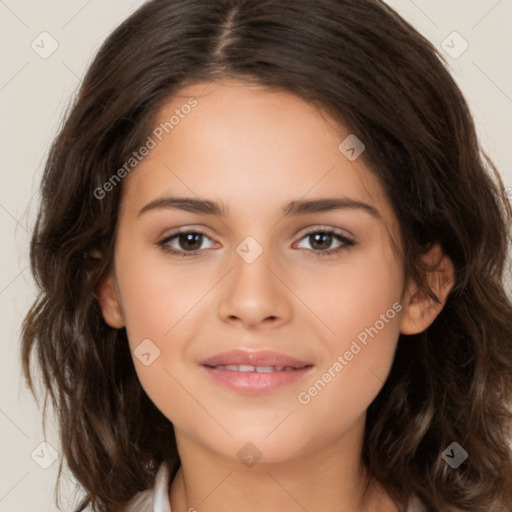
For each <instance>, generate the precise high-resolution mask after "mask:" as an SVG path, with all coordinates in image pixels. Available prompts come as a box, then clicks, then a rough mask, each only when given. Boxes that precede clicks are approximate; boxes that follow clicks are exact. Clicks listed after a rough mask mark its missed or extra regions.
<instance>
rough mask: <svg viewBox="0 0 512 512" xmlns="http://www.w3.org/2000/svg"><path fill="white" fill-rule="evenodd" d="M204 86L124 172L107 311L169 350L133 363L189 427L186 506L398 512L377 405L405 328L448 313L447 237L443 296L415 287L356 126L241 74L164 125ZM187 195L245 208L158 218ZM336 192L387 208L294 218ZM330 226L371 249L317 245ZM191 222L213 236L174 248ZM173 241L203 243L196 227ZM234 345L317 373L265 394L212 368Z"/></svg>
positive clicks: (182, 438) (136, 338)
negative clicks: (376, 435)
mask: <svg viewBox="0 0 512 512" xmlns="http://www.w3.org/2000/svg"><path fill="white" fill-rule="evenodd" d="M190 97H194V98H196V100H197V106H196V107H195V108H194V109H193V110H192V111H191V112H190V114H188V115H187V116H185V117H184V118H183V119H180V122H179V124H177V125H176V126H175V127H174V129H173V130H172V131H170V132H169V134H168V135H167V136H165V137H164V138H163V140H162V141H161V142H159V143H158V144H157V146H156V147H155V148H154V149H152V150H151V152H150V153H149V154H148V155H147V156H146V157H145V158H144V159H143V160H142V162H141V163H140V164H139V165H138V166H137V168H136V170H135V171H133V172H132V173H131V174H130V175H129V176H128V177H127V178H126V179H125V180H124V182H123V187H124V190H123V199H122V202H121V205H120V216H119V224H118V231H117V238H116V248H115V258H114V271H113V273H112V274H111V275H110V276H109V277H108V278H107V279H105V281H104V282H103V283H102V285H101V289H100V290H99V296H100V302H101V306H102V310H103V314H104V318H105V320H106V321H107V323H108V324H109V325H111V326H112V327H115V328H121V327H126V329H127V333H128V337H129V343H130V348H131V349H132V354H133V351H134V350H135V349H136V348H137V347H138V346H139V344H140V343H141V342H142V341H143V340H145V339H150V340H151V342H152V343H153V344H154V345H155V346H157V347H158V349H159V350H160V355H159V357H157V358H156V359H155V360H154V362H152V363H151V364H150V365H148V366H146V365H144V364H143V363H142V362H141V361H140V360H139V359H138V358H137V357H135V356H134V358H133V361H134V365H135V368H136V371H137V375H138V377H139V379H140V382H141V385H142V386H143V388H144V390H145V391H146V393H147V394H148V396H149V397H150V398H151V400H152V401H153V402H154V403H155V405H156V406H157V407H158V408H159V409H160V410H161V411H162V413H163V414H164V415H165V416H166V417H167V418H168V419H169V420H170V421H171V422H172V423H173V425H174V428H175V433H176V440H177V444H178V449H179V454H180V458H181V462H182V465H181V468H180V470H179V472H178V474H177V476H176V478H175V479H174V480H173V483H172V486H171V490H170V501H171V508H172V510H173V512H182V511H187V510H189V509H191V508H194V509H196V510H197V511H199V512H213V511H215V512H218V511H223V510H227V511H231V510H240V509H243V510H244V511H246V512H253V511H261V510H266V511H269V512H273V511H280V512H283V511H287V512H299V511H303V510H305V509H306V510H308V511H309V512H315V511H323V512H326V511H332V512H334V511H336V512H340V511H347V512H348V511H351V512H354V511H380V512H392V511H393V512H396V511H398V507H397V506H396V504H395V503H394V502H393V501H392V500H391V498H390V497H389V496H388V495H387V493H386V492H385V491H384V490H383V489H382V488H381V487H380V486H379V485H378V484H377V483H376V482H374V481H373V480H371V479H370V485H369V486H368V489H367V490H366V491H364V484H365V481H366V477H367V474H366V470H365V467H364V465H363V463H362V460H361V450H362V443H363V433H364V427H365V417H366V410H367V408H368V406H369V405H370V403H371V402H372V400H373V399H374V398H375V396H376V395H377V394H378V392H379V390H380V389H381V387H382V385H383V383H384V381H385V379H386V377H387V375H388V373H389V370H390V367H391V364H392V361H393V357H394V352H395V349H396V344H397V340H398V336H399V334H400V333H403V334H413V333H416V332H421V331H423V330H424V329H426V328H427V327H428V325H430V324H431V323H432V322H433V320H434V319H435V317H436V315H437V314H438V313H439V312H440V310H441V309H442V306H443V304H444V300H445V298H446V296H447V294H448V293H449V290H450V289H451V283H452V282H453V266H452V264H451V262H450V261H449V259H448V258H447V257H446V256H444V255H443V253H442V251H441V250H440V248H439V247H438V246H435V247H434V248H433V249H432V250H431V251H430V252H429V253H427V254H426V255H425V259H426V260H427V261H429V262H433V261H435V262H437V263H438V269H437V271H436V272H434V273H432V274H431V275H429V282H430V284H431V286H432V287H433V290H434V292H436V293H437V294H438V296H439V297H440V298H441V304H440V305H436V304H435V303H433V302H432V301H431V300H430V299H429V298H428V297H425V296H424V295H422V294H421V293H420V292H419V290H418V289H417V287H416V285H415V284H414V283H410V282H406V280H405V278H404V271H403V268H404V266H403V263H402V262H401V261H400V260H399V258H398V257H397V254H396V252H395V251H394V250H393V246H392V239H391V237H393V238H394V239H395V240H396V242H397V243H398V244H401V241H400V237H399V229H398V223H397V220H396V218H395V215H394V212H393V210H392V208H391V205H390V203H389V201H388V199H387V197H386V195H385V193H384V191H383V189H382V188H381V186H380V185H379V183H378V181H377V180H376V178H375V177H374V176H373V174H372V173H371V171H370V170H369V169H368V168H367V167H366V166H365V164H364V163H363V159H362V158H357V159H356V160H355V161H353V162H351V161H349V160H348V159H347V158H346V157H345V156H344V154H342V153H341V152H340V151H339V149H338V145H339V144H340V142H341V141H342V140H344V139H345V137H346V136H347V135H349V133H350V132H349V131H347V130H345V129H344V128H343V127H340V126H339V125H337V124H336V123H335V122H334V121H333V120H332V119H330V118H329V116H328V115H327V114H325V113H322V112H320V111H319V110H317V109H315V108H314V107H313V106H311V105H310V104H308V103H306V102H305V101H303V100H302V99H299V98H297V97H295V96H293V95H291V94H287V93H283V92H277V91H270V90H265V89H263V88H257V87H255V86H249V85H248V84H247V83H243V82H238V81H223V82H211V83H208V84H206V83H202V84H195V85H192V86H188V87H187V88H184V89H182V90H181V91H180V94H179V95H177V96H175V97H174V98H173V99H172V101H170V102H169V103H167V104H166V105H165V106H164V107H163V108H162V109H161V111H160V116H159V119H158V121H157V123H156V124H157V125H158V124H159V123H160V122H165V121H166V120H168V119H169V117H170V115H172V113H173V112H174V111H175V110H176V109H180V107H181V106H182V105H184V104H185V103H186V102H187V100H188V98H190ZM366 143H371V141H366ZM169 195H175V196H187V197H193V198H196V199H197V198H205V199H210V200H212V201H216V202H219V203H220V202H222V203H223V205H224V206H225V208H226V210H227V212H226V215H225V216H220V215H211V214H205V213H192V212H187V211H181V210H178V209H173V208H165V207H162V208H155V209H151V210H148V211H146V212H145V213H142V214H140V211H141V209H143V208H144V206H146V205H147V204H148V203H151V202H152V201H154V200H156V199H161V198H164V197H167V196H169ZM333 196H336V197H341V196H346V197H349V198H352V199H354V200H357V201H361V202H364V203H366V204H368V205H370V206H372V207H373V208H375V209H376V210H377V211H378V212H379V213H378V216H374V215H372V214H370V213H368V212H367V211H365V210H364V209H356V208H350V209H349V208H346V209H337V210H331V211H327V212H317V213H313V214H311V213H306V214H301V215H298V216H283V213H282V209H283V207H284V205H285V204H287V203H288V202H290V201H293V200H300V199H305V200H311V199H318V198H323V197H333ZM317 227H318V231H322V229H321V228H324V230H325V229H334V230H337V231H339V232H340V233H342V234H343V235H345V236H346V237H349V238H350V239H351V240H352V241H355V242H356V244H355V245H354V246H350V247H344V249H343V250H342V251H341V252H339V253H337V254H333V255H330V256H325V255H324V256H322V255H320V256H319V255H318V254H321V252H322V250H323V251H325V249H331V248H332V249H335V248H337V247H340V246H341V245H342V244H341V243H340V242H339V241H337V239H336V238H332V241H331V242H330V243H329V241H327V242H324V245H322V244H321V243H320V245H319V244H318V243H317V244H316V245H315V239H314V238H312V237H309V236H305V233H306V232H307V231H308V230H309V229H312V228H317ZM178 228H190V231H194V229H196V230H197V229H200V230H201V231H204V232H205V233H206V235H207V236H206V237H203V238H202V240H201V237H199V238H198V239H196V240H195V242H196V246H195V247H200V249H199V252H198V253H196V255H194V256H188V257H183V256H180V255H172V254H169V253H167V252H165V251H164V250H163V249H162V247H161V246H159V245H158V242H160V241H161V240H162V239H163V238H165V237H166V236H167V237H168V236H169V235H171V234H172V233H173V231H174V230H176V229H178ZM247 236H252V237H253V238H254V239H255V240H256V241H257V243H258V244H259V245H260V247H261V248H262V249H263V252H262V253H261V254H260V255H259V256H258V257H257V258H256V259H255V260H254V261H253V262H252V263H248V262H246V261H245V260H244V259H243V258H242V257H241V256H239V254H238V253H237V252H236V249H237V247H238V246H239V244H240V243H241V242H242V241H243V240H244V239H245V238H246V237H247ZM168 245H171V246H172V247H174V248H175V249H177V250H180V249H181V252H186V250H187V248H188V247H190V246H187V244H186V240H185V241H184V242H183V238H182V243H181V245H180V243H179V238H174V240H173V241H172V242H169V244H168ZM250 250H251V251H254V248H252V249H250ZM189 251H190V249H189ZM253 254H254V253H253ZM393 304H399V305H401V306H402V309H401V311H400V312H398V313H397V314H396V315H395V316H394V318H393V319H388V320H389V321H388V322H386V323H385V326H384V327H383V328H382V329H381V330H379V332H378V335H376V336H375V337H374V338H372V339H370V340H369V342H368V344H367V345H366V346H364V347H363V348H362V350H361V351H360V352H359V353H357V355H355V356H354V357H353V359H352V360H351V361H349V362H348V364H347V365H346V366H345V367H344V368H343V370H342V371H340V372H339V373H337V374H336V376H335V377H334V378H332V380H331V382H329V383H328V385H326V386H325V388H324V389H323V390H322V391H321V392H319V393H318V394H317V395H316V396H315V397H314V398H312V399H311V401H310V402H309V403H307V404H301V403H300V402H299V401H298V399H297V396H298V394H299V393H300V392H301V391H305V390H306V391H307V390H308V388H309V387H310V386H311V385H312V384H313V383H314V382H315V381H316V380H317V379H319V378H321V376H322V374H323V373H324V372H325V371H326V370H327V369H328V368H329V367H332V365H333V363H334V362H335V361H336V360H337V357H338V355H340V354H341V355H343V354H344V353H345V352H346V351H347V350H348V349H349V348H350V345H351V343H352V341H353V340H354V339H356V337H357V335H358V334H359V333H361V332H362V331H363V330H364V328H365V327H369V326H373V325H374V324H375V322H376V321H377V320H379V318H381V317H380V315H382V314H384V313H385V312H386V311H387V310H389V309H390V308H392V305H393ZM234 348H243V349H248V350H260V349H269V350H276V351H279V352H284V353H285V354H288V355H291V356H293V357H296V358H298V359H301V360H306V361H309V362H312V363H313V364H314V369H313V373H312V374H311V375H309V376H308V378H307V379H305V380H304V381H300V382H297V383H293V384H290V385H287V386H285V387H282V388H280V389H278V390H276V391H273V392H270V393H267V394H264V395H260V396H247V395H244V394H241V393H237V392H235V391H232V390H230V389H226V388H224V387H221V386H219V385H218V384H216V383H214V382H213V381H212V380H211V379H210V378H209V375H206V374H205V372H204V371H203V370H202V368H200V367H199V361H200V360H201V359H203V358H205V357H208V356H212V355H214V354H217V353H219V352H224V351H227V350H231V349H234ZM248 442H251V443H253V444H254V445H255V446H256V447H257V449H258V450H259V452H261V459H260V460H259V461H258V463H257V464H256V465H254V466H252V467H247V466H245V465H244V464H242V462H241V461H240V460H239V458H238V457H237V453H238V452H239V450H240V449H241V448H242V447H243V446H244V445H245V444H246V443H248ZM363 491H364V492H363Z"/></svg>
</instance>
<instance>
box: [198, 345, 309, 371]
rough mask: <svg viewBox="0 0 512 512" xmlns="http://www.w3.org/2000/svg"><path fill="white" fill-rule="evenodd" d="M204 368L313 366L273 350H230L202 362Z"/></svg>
mask: <svg viewBox="0 0 512 512" xmlns="http://www.w3.org/2000/svg"><path fill="white" fill-rule="evenodd" d="M200 364H201V365H204V366H221V365H227V364H237V365H241V364H245V365H251V366H292V367H294V368H302V367H304V366H308V365H311V364H312V363H311V362H309V361H301V360H300V359H295V358H294V357H291V356H288V355H286V354H282V353H280V352H274V351H273V350H260V351H258V352H249V351H247V350H240V349H235V350H230V351H228V352H222V353H221V354H217V355H214V356H212V357H209V358H207V359H204V360H203V361H201V362H200Z"/></svg>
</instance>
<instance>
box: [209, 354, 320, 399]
mask: <svg viewBox="0 0 512 512" xmlns="http://www.w3.org/2000/svg"><path fill="white" fill-rule="evenodd" d="M200 367H201V368H203V369H204V370H205V371H206V373H207V374H208V375H209V377H210V379H212V381H213V382H214V383H216V384H218V385H220V386H222V387H224V388H229V389H231V390H233V391H236V392H238V393H242V394H247V395H261V394H264V393H269V392H271V391H275V390H277V389H280V388H282V387H284V386H286V385H290V384H293V383H295V382H298V381H299V380H301V379H303V378H304V377H305V376H306V375H308V374H309V373H311V371H312V369H313V367H314V365H313V364H312V363H310V362H307V361H301V360H299V359H295V358H293V357H290V356H287V355H285V354H281V353H278V352H273V351H260V352H247V351H244V350H233V351H230V352H224V353H222V354H218V355H216V356H213V357H211V358H208V359H206V360H204V361H202V362H201V363H200Z"/></svg>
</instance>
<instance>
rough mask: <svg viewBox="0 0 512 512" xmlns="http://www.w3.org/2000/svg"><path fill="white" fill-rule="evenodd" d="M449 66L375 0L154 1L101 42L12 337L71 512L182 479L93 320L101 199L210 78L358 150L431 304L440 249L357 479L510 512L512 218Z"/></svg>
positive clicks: (111, 341) (442, 504) (152, 413)
mask: <svg viewBox="0 0 512 512" xmlns="http://www.w3.org/2000/svg"><path fill="white" fill-rule="evenodd" d="M446 68H447V66H446V62H445V61H444V59H443V57H442V56H441V55H439V53H438V51H437V50H436V49H435V48H434V47H433V46H432V44H431V43H429V41H427V40H426V39H425V38H424V37H423V36H421V35H420V34H419V33H418V32H417V31H416V30H415V29H414V28H413V27H412V26H411V25H410V24H408V23H407V22H406V21H404V20H403V19H402V18H401V17H400V16H398V15H397V14H396V13H395V12H394V11H393V10H392V9H391V8H389V7H388V6H387V5H386V4H385V3H383V2H382V1H380V0H153V1H149V2H147V3H146V4H144V5H143V6H142V7H141V8H140V9H139V10H138V11H136V12H135V13H134V14H133V15H131V16H130V17H129V18H128V19H127V20H126V21H125V22H123V23H122V24H121V25H120V26H119V27H118V28H117V29H116V30H115V31H114V32H113V33H112V34H111V35H110V36H109V37H108V39H107V40H106V41H105V43H104V44H103V46H102V47H101V49H100V50H99V52H98V54H97V55H96V57H95V59H94V61H93V62H92V64H91V66H90V68H89V70H88V71H87V73H86V76H85V78H84V80H83V82H82V84H81V87H80V90H79V92H78V95H77V96H76V98H75V100H74V102H73V105H72V107H71V108H70V110H69V112H68V114H67V116H66V119H65V122H64V124H63V126H62V128H61V130H60V133H59V134H58V136H57V137H56V139H55V141H54V143H53V145H52V147H51V150H50V152H49V156H48V160H47V163H46V168H45V171H44V175H43V179H42V187H41V206H40V211H39V216H38V219H37V222H36V225H35V229H34V232H33V238H32V242H31V268H32V272H33V274H34V277H35V280H36V283H37V285H38V287H39V295H38V297H37V299H36V301H35V303H34V305H33V306H32V308H31V309H30V311H29V313H28V314H27V316H26V319H25V321H24V324H23V333H22V361H23V371H24V375H25V378H26V379H27V382H28V384H29V386H30V389H31V390H32V392H33V393H34V394H35V395H37V393H36V391H35V387H34V380H33V379H32V378H31V370H30V361H31V358H32V355H35V357H36V358H37V363H38V366H39V367H40V369H41V371H42V383H43V386H44V392H45V407H44V412H43V416H44V415H46V406H47V399H48V397H50V398H51V401H52V405H53V406H54V407H55V411H56V414H57V417H58V422H59V427H60V435H61V443H62V446H61V449H62V453H63V458H64V459H65V461H66V463H67V464H68V465H69V468H70V469H71V471H72V473H73V475H74V477H75V478H76V480H77V481H78V482H79V483H80V484H81V486H82V488H83V489H84V491H85V496H84V497H83V499H82V501H81V503H80V504H78V505H77V508H76V512H79V511H82V510H84V509H85V508H86V507H88V506H90V507H91V508H92V510H94V511H117V510H122V507H123V504H125V503H126V502H127V501H128V500H129V499H130V498H131V497H133V495H134V494H135V493H136V492H137V491H141V490H144V489H147V488H149V487H151V486H152V485H153V483H154V478H155V474H156V471H157V469H158V466H159V464H160V463H161V462H162V461H164V460H170V461H171V462H172V463H173V465H172V470H171V473H172V475H174V474H175V473H176V471H177V469H178V467H179V464H180V461H179V455H178V452H177V448H176V443H175V437H174V431H173V426H172V424H171V422H170V421H169V420H168V419H167V418H166V417H165V416H164V415H163V414H162V413H161V412H160V411H159V410H158V409H157V408H156V406H155V405H154V404H153V403H152V402H151V400H150V399H149V397H148V396H147V395H146V394H145V392H144V391H143V389H142V387H141V385H140V383H139V381H138V378H137V375H136V372H135V369H134V365H133V362H132V358H131V354H130V351H129V346H128V341H127V335H126V331H125V329H119V330H116V329H113V328H111V327H109V326H108V325H107V324H106V323H105V321H104V320H103V317H102V314H101V310H100V307H99V303H98V298H97V295H96V289H97V287H98V284H99V283H100V282H101V280H102V279H103V278H104V277H105V276H106V275H107V273H108V272H109V271H110V269H111V265H112V256H113V245H114V240H115V234H116V223H117V217H118V207H119V202H120V197H121V193H122V185H123V184H122V182H121V183H119V184H118V185H117V186H115V187H112V188H113V189H112V190H111V191H109V192H108V193H106V194H103V195H104V197H102V198H101V199H99V198H98V195H99V194H98V189H99V188H101V187H102V186H103V184H104V183H106V182H107V181H108V180H109V179H111V177H112V175H113V174H114V173H115V172H116V170H117V169H119V168H120V167H121V166H122V165H123V163H124V162H126V161H127V159H128V158H129V157H130V156H131V154H132V152H133V151H134V150H136V149H137V148H139V147H140V146H141V145H142V144H143V142H144V141H145V140H146V137H147V136H148V134H149V133H150V131H151V129H152V128H153V126H154V123H155V120H156V115H157V114H158V112H159V109H160V108H161V107H162V106H163V105H164V104H165V103H166V102H168V101H169V99H170V98H172V97H173V95H174V94H176V93H177V92H179V90H180V88H182V87H183V86H185V85H189V84H193V83H197V82H199V81H204V80H207V81H209V80H217V79H222V78H223V77H235V78H237V79H240V80H246V81H247V83H251V84H259V85H262V86H264V87H268V88H269V89H270V90H276V89H279V90H282V91H286V92H289V93H292V94H296V95H298V96H299V97H301V98H302V99H304V100H305V101H308V102H311V103H314V104H316V105H318V106H321V107H322V108H323V109H324V110H325V111H327V112H328V113H329V114H330V115H331V116H332V117H333V118H334V119H335V120H337V121H339V123H340V124H342V125H343V126H345V127H347V128H348V129H350V131H351V132H353V133H355V134H357V136H358V137H359V138H360V139H361V140H362V141H364V143H365V145H366V151H365V152H364V153H363V155H362V157H361V158H363V159H364V161H365V163H366V164H367V166H368V167H369V168H370V169H371V170H372V172H373V173H374V174H375V176H377V178H378V179H379V181H380V183H381V184H382V186H383V187H384V189H385V191H386V193H387V196H388V199H389V201H390V202H391V204H392V206H393V208H394V212H395V214H396V217H397V219H398V221H399V224H400V229H401V238H402V240H404V244H403V247H401V253H402V255H403V262H404V271H405V273H406V275H407V276H408V277H411V278H413V279H414V280H416V281H417V282H418V283H419V284H420V285H421V286H422V287H423V289H424V290H425V292H427V293H429V294H430V295H431V296H432V297H433V298H435V295H433V292H432V291H431V290H429V289H428V285H427V282H426V279H425V268H423V267H422V266H421V265H420V261H421V256H422V255H423V254H425V252H426V251H427V250H428V249H429V248H430V247H431V246H432V244H434V243H439V244H440V245H441V247H442V248H443V250H444V252H445V253H446V254H447V255H448V256H449V257H450V259H451V260H452V262H453V264H454V267H455V284H454V287H453V289H452V291H451V293H450V294H449V296H448V299H447V302H446V305H445V307H444V308H443V310H442V311H441V313H440V314H439V316H438V317H437V318H436V320H435V321H434V323H433V324H432V325H431V326H430V327H429V328H428V329H427V330H426V331H424V332H422V333H421V334H418V335H414V336H404V335H401V336H400V339H399V340H398V345H397V350H396V355H395V360H394V364H393V366H392V369H391V372H390V374H389V377H388V379H387V381H386V382H385V384H384V386H383V388H382V389H381V391H380V393H379V394H378V396H377V397H376V398H375V400H374V401H373V402H372V404H371V405H370V407H369V409H368V412H367V424H366V431H365V439H364V445H363V454H362V455H363V460H364V462H365V464H366V466H367V467H368V469H369V473H370V474H371V475H372V476H374V477H375V478H376V479H377V480H378V481H380V482H381V483H382V485H383V486H384V487H385V488H386V489H387V491H388V492H389V493H390V495H391V496H392V497H393V499H394V500H395V501H396V502H397V503H398V504H400V505H401V506H404V505H405V504H406V503H407V501H408V499H409V498H410V497H411V496H412V495H413V494H416V495H417V496H419V497H420V498H421V499H422V500H423V502H424V503H425V504H426V506H427V508H428V510H439V511H443V512H461V511H467V512H469V511H471V512H483V511H485V512H490V511H494V512H498V511H499V512H504V511H510V510H512V454H511V448H510V444H509V443H510V437H511V417H512V413H511V404H512V304H511V301H510V298H509V297H507V294H506V292H505V289H504V281H505V271H506V269H507V266H506V265H507V261H508V259H507V258H508V256H507V255H508V249H509V242H510V229H511V222H512V212H511V207H510V203H509V202H508V201H507V199H506V196H505V193H504V187H503V184H502V182H501V180H500V177H499V174H498V173H497V171H496V169H495V167H494V165H493V164H492V161H491V160H490V159H489V158H488V156H487V155H486V154H485V153H484V152H483V151H482V149H481V147H480V145H479V142H478V140H477V135H476V131H475V126H474V122H473V119H472V117H471V114H470V111H469V109H468V106H467V103H466V101H465V99H464V97H463V95H462V93H461V92H460V90H459V88H458V87H457V85H456V83H455V82H454V80H453V78H452V77H451V75H450V73H449V72H448V70H447V69H446ZM133 172H137V171H136V169H135V170H134V171H133ZM95 191H96V194H95ZM98 255H101V257H98ZM454 441H456V442H458V443H459V444H460V445H461V446H462V447H463V448H464V449H465V450H466V451H467V452H468V454H469V458H468V459H467V460H466V461H465V462H464V463H463V464H462V465H461V466H460V467H459V468H457V469H453V468H451V467H449V466H448V465H447V464H446V462H445V461H444V460H443V459H442V457H441V454H442V452H443V451H444V450H445V448H446V447H447V446H449V445H450V444H451V443H452V442H454ZM62 466H63V461H62V460H61V463H60V467H59V478H58V481H60V477H61V472H62ZM57 495H58V493H57ZM57 504H58V498H57Z"/></svg>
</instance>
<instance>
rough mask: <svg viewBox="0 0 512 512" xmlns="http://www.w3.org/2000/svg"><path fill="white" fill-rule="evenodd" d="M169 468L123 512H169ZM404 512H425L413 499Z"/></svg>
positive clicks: (160, 468)
mask: <svg viewBox="0 0 512 512" xmlns="http://www.w3.org/2000/svg"><path fill="white" fill-rule="evenodd" d="M169 486H170V481H169V466H168V464H167V462H164V463H162V465H161V466H160V467H159V468H158V472H157V474H156V477H155V485H154V487H153V489H147V490H146V491H142V492H138V493H137V494H136V495H135V496H134V497H133V498H132V500H131V501H130V503H129V505H128V508H126V509H125V512H171V504H170V503H169ZM406 512H425V507H424V506H423V505H422V504H421V502H420V500H418V499H417V498H414V499H413V500H412V501H411V503H410V504H409V507H408V508H407V511H406Z"/></svg>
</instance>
